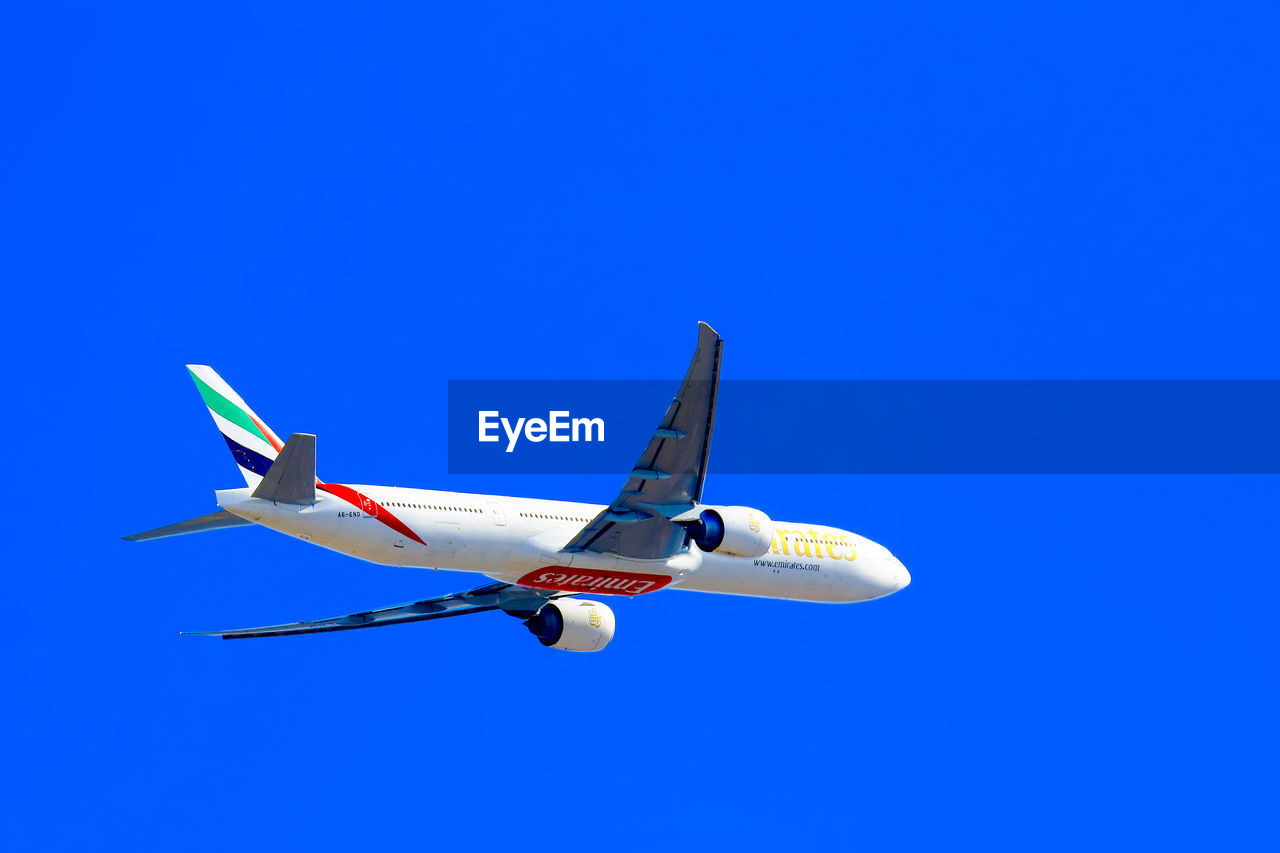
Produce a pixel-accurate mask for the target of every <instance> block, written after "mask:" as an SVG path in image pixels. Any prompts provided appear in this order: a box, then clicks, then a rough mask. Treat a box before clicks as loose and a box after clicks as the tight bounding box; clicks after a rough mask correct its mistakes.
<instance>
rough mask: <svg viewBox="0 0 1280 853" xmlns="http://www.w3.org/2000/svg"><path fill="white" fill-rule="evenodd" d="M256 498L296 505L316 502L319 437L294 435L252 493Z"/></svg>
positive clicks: (305, 434)
mask: <svg viewBox="0 0 1280 853" xmlns="http://www.w3.org/2000/svg"><path fill="white" fill-rule="evenodd" d="M253 496H254V497H255V498H262V499H263V500H268V501H273V502H275V503H280V504H293V505H295V506H311V505H312V504H314V503H315V502H316V437H315V436H314V435H309V434H308V433H305V432H295V433H294V434H293V435H291V436H289V440H288V441H286V442H285V443H284V447H282V448H281V449H280V455H279V456H277V457H276V461H275V462H272V463H271V468H270V469H269V470H268V471H267V475H266V476H265V477H263V478H262V482H261V483H259V484H258V487H257V488H256V489H254V490H253Z"/></svg>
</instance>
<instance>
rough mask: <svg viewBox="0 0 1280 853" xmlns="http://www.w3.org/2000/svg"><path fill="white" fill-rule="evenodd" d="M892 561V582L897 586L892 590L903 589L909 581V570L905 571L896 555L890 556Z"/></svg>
mask: <svg viewBox="0 0 1280 853" xmlns="http://www.w3.org/2000/svg"><path fill="white" fill-rule="evenodd" d="M891 559H892V560H893V562H894V564H895V565H894V583H896V584H897V587H896V588H895V589H894V592H897V591H898V590H899V589H905V588H906V587H907V586H908V585H909V584H910V583H911V572H909V571H907V567H906V566H904V565H902V561H901V560H899V559H898V558H897V557H893V558H891Z"/></svg>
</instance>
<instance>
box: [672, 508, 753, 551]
mask: <svg viewBox="0 0 1280 853" xmlns="http://www.w3.org/2000/svg"><path fill="white" fill-rule="evenodd" d="M686 528H687V529H688V531H689V535H690V536H691V537H692V538H693V541H694V542H695V543H696V544H697V546H698V547H699V548H701V549H702V550H703V551H714V552H716V553H717V554H730V555H732V556H734V557H759V556H761V555H763V554H764V553H765V552H766V551H768V550H769V549H770V548H772V547H773V520H772V519H771V518H769V516H767V515H765V514H764V513H763V512H761V511H760V510H758V509H752V508H751V507H749V506H708V507H703V509H702V512H701V513H700V514H699V515H698V518H697V520H695V521H693V522H692V523H688V524H686Z"/></svg>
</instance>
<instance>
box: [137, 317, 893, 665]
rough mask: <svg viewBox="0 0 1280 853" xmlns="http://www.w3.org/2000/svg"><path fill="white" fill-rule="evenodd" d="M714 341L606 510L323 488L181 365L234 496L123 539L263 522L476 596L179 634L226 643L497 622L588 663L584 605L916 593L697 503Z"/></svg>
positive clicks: (764, 519) (309, 459) (596, 628)
mask: <svg viewBox="0 0 1280 853" xmlns="http://www.w3.org/2000/svg"><path fill="white" fill-rule="evenodd" d="M722 349H723V341H722V339H721V338H720V336H719V335H718V334H717V333H716V332H715V330H713V329H712V328H711V327H710V326H709V325H707V324H706V323H699V324H698V343H697V348H696V349H695V351H694V355H693V360H692V361H691V362H690V364H689V369H688V371H687V372H686V374H685V378H684V381H683V382H682V383H681V385H680V389H679V391H678V393H677V394H676V396H675V398H674V399H673V400H672V401H671V405H670V406H669V407H668V408H667V410H666V412H665V414H663V416H662V419H661V420H660V421H659V422H658V426H657V427H656V428H655V429H654V431H653V435H652V437H651V438H650V439H649V443H648V445H647V446H646V447H645V449H644V452H643V453H641V454H640V458H639V459H638V460H637V462H636V464H635V467H634V468H633V469H632V470H631V472H630V473H629V474H627V475H626V480H625V482H624V483H623V487H622V490H621V491H620V492H618V495H617V496H616V497H615V498H614V499H613V500H612V501H611V502H610V503H609V504H608V505H607V506H603V505H599V504H586V503H577V502H572V501H556V500H538V499H533V498H516V497H507V496H504V495H483V494H465V493H461V492H442V491H433V490H429V489H408V488H399V487H390V486H365V485H350V484H344V483H329V482H325V481H322V480H320V479H319V478H318V477H317V476H316V444H315V443H316V437H315V436H314V435H311V434H308V433H294V434H293V435H291V436H290V437H289V440H288V441H283V442H282V441H281V440H280V439H279V438H278V437H277V435H276V434H275V433H274V432H272V431H271V429H270V427H268V426H267V425H266V423H265V422H264V421H263V420H262V419H261V418H259V417H258V416H257V415H256V414H254V412H253V410H252V409H250V408H249V406H248V405H246V404H245V402H244V400H242V399H241V398H240V396H239V395H238V394H236V392H235V391H233V390H232V389H231V387H230V386H229V385H227V383H226V382H224V381H223V380H222V377H220V376H219V375H218V374H217V373H216V372H215V371H214V370H213V368H211V367H209V366H207V365H199V364H190V365H187V369H188V371H189V372H190V374H191V378H192V379H193V380H194V381H195V384H196V388H197V389H198V390H199V392H200V396H201V397H202V398H203V399H204V402H205V405H206V406H207V407H208V409H209V413H210V414H211V415H212V416H213V420H214V422H215V423H216V424H217V426H218V429H219V431H221V433H222V436H223V438H224V439H225V440H226V443H227V446H228V447H229V448H230V450H231V455H232V457H233V458H234V459H235V462H236V465H237V466H238V467H239V468H240V473H241V474H243V475H244V479H245V484H246V486H245V488H242V489H223V490H219V491H216V492H215V495H216V498H217V503H218V507H219V509H218V510H217V512H214V513H211V514H209V515H204V516H201V517H199V518H193V519H189V520H187V521H180V522H178V523H176V524H170V525H167V526H165V527H160V528H157V529H155V530H148V531H146V532H144V533H137V534H134V535H132V536H126V537H124V539H126V540H127V541H131V542H139V541H146V540H151V539H161V538H165V537H169V536H179V535H183V534H189V533H199V532H205V531H210V530H222V529H225V528H231V527H240V526H245V525H252V524H260V525H262V526H264V527H269V528H271V529H272V530H276V531H279V532H281V533H284V534H286V535H288V536H292V537H294V538H296V539H301V540H302V541H304V542H309V543H311V544H313V545H319V546H321V547H323V548H328V549H330V550H333V551H340V552H342V553H344V554H349V555H351V556H353V557H357V558H359V559H361V560H366V561H368V562H371V563H378V564H381V565H389V566H413V567H419V568H430V569H446V570H453V571H464V572H476V573H479V574H482V575H485V576H486V577H487V578H488V579H489V580H490V582H489V583H486V584H484V585H483V586H479V587H476V588H474V589H470V590H467V591H465V592H458V593H454V594H451V595H443V596H438V597H435V598H426V599H423V600H421V601H413V602H409V603H407V604H400V605H397V606H393V607H385V608H382V609H378V610H366V611H361V612H358V613H349V614H346V615H344V616H337V617H333V618H330V619H319V620H313V621H307V622H292V623H288V624H283V625H269V626H265V627H260V628H238V629H231V630H224V631H197V632H184V633H195V634H202V635H205V636H218V637H222V638H223V639H225V640H237V639H246V638H253V637H280V636H288V635H294V634H318V633H325V632H330V631H347V630H353V629H358V628H376V627H382V626H387V625H400V624H404V623H407V622H424V621H428V620H433V619H444V618H447V617H453V616H463V615H467V614H472V613H484V612H487V611H496V610H500V611H502V612H504V613H506V614H508V615H510V616H514V617H516V618H518V619H521V620H523V622H524V625H525V626H526V627H527V628H528V629H529V630H530V632H532V633H533V635H534V636H535V637H537V638H538V640H539V641H540V642H541V643H542V644H543V645H544V646H548V647H550V648H553V649H565V650H569V651H578V652H594V651H600V650H602V649H604V648H605V647H606V646H607V645H609V643H610V641H611V640H612V639H613V635H614V628H615V619H614V614H613V611H612V610H611V609H610V608H609V607H608V605H606V604H605V603H603V602H601V601H597V600H595V599H594V598H581V597H579V596H581V595H590V596H602V597H607V596H628V597H635V596H637V595H649V594H652V593H655V592H658V591H659V590H662V589H679V590H695V591H699V592H713V593H726V594H730V595H745V596H756V597H764V598H779V599H789V600H794V601H817V602H831V603H847V602H858V601H869V600H872V599H876V598H882V597H884V596H887V595H890V594H892V593H894V592H897V591H898V590H901V589H902V588H904V587H905V586H907V584H909V583H910V582H911V576H910V574H908V572H907V569H906V567H905V566H903V564H902V562H901V561H900V560H898V559H897V558H896V557H895V556H894V555H893V554H891V553H890V552H889V550H888V549H887V548H885V547H884V546H883V545H879V544H877V543H875V542H873V541H871V540H870V539H867V538H865V537H862V536H859V535H857V534H855V533H852V532H850V531H848V530H843V529H840V528H835V527H831V526H828V525H822V524H808V523H798V522H785V521H774V520H772V519H771V518H769V516H768V515H766V514H765V513H764V512H762V511H761V510H758V509H754V508H751V507H745V506H721V505H716V504H704V503H703V502H702V491H703V485H704V483H705V480H706V474H707V458H708V453H709V451H710V449H711V429H712V424H713V422H714V420H715V408H716V392H717V389H718V385H719V380H720V360H721V351H722Z"/></svg>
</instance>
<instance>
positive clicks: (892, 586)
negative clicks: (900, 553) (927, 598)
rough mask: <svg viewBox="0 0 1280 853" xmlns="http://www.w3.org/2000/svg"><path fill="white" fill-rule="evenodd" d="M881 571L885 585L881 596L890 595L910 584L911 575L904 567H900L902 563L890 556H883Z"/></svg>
mask: <svg viewBox="0 0 1280 853" xmlns="http://www.w3.org/2000/svg"><path fill="white" fill-rule="evenodd" d="M881 570H882V572H883V574H882V577H883V578H884V585H885V591H884V592H883V593H882V595H891V594H893V593H895V592H897V591H898V590H900V589H903V588H905V587H906V586H907V584H909V583H911V573H910V572H908V571H907V567H906V566H904V565H902V561H901V560H899V559H898V558H897V557H895V556H893V555H892V554H885V555H884V562H883V563H882V566H881Z"/></svg>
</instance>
